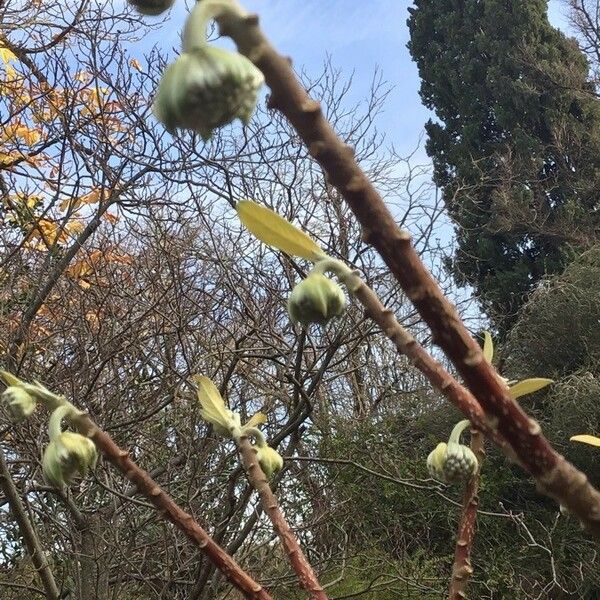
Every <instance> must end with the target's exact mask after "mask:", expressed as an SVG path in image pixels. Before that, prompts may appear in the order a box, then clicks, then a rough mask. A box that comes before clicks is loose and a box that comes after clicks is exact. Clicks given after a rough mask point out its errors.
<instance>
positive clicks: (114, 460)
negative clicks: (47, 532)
mask: <svg viewBox="0 0 600 600" xmlns="http://www.w3.org/2000/svg"><path fill="white" fill-rule="evenodd" d="M71 421H72V423H73V424H74V425H75V426H76V427H77V429H78V430H79V431H80V433H82V434H83V435H87V436H88V437H89V438H90V439H91V440H92V441H93V442H94V443H95V444H96V446H97V447H98V448H99V450H101V451H102V453H103V454H104V456H106V458H107V459H108V461H109V462H110V463H111V464H112V465H114V466H115V467H116V468H117V469H119V471H121V472H122V473H123V474H124V475H125V477H127V479H129V481H131V483H133V484H134V485H135V486H136V487H137V489H138V490H139V492H140V493H141V494H142V495H143V496H145V497H146V498H147V499H148V500H149V501H150V502H151V503H152V504H153V505H154V507H155V508H156V509H157V510H158V512H159V513H160V514H161V515H162V516H163V517H164V518H166V519H168V520H169V521H171V523H173V524H174V525H175V526H176V527H177V528H178V529H179V530H181V531H182V532H183V533H185V534H186V535H187V536H188V538H190V539H191V540H192V541H193V542H194V543H195V544H196V546H198V547H199V548H200V550H202V552H204V554H206V556H207V557H208V559H209V560H210V561H211V562H212V563H213V564H214V565H215V567H217V569H219V570H220V571H221V572H222V573H223V574H224V575H225V577H226V578H227V579H228V580H229V582H230V583H231V584H232V585H233V586H235V587H236V588H237V589H238V590H240V591H241V592H242V594H243V595H244V597H245V598H249V599H250V600H273V599H272V598H271V596H270V595H269V594H268V593H267V591H266V590H264V589H263V588H262V586H261V585H260V584H259V583H257V582H256V581H254V580H253V579H252V578H251V577H250V575H248V574H247V573H246V572H245V571H244V570H243V569H242V568H241V567H240V566H239V565H238V564H237V563H236V562H235V561H234V560H233V558H232V557H231V556H229V554H227V552H225V550H223V548H221V547H220V546H219V545H218V544H217V543H216V542H215V541H214V540H213V539H212V537H211V536H210V535H209V534H208V533H207V532H206V531H205V530H204V529H203V528H202V527H200V525H199V524H198V523H197V522H196V521H195V520H194V518H193V517H192V515H190V514H189V513H187V512H185V511H184V510H183V509H182V508H181V507H179V506H178V505H177V504H176V503H175V501H174V500H173V499H172V498H171V497H170V496H169V495H168V494H167V493H166V492H165V491H164V490H162V489H161V488H160V486H159V485H158V484H157V483H156V482H155V481H154V480H153V479H152V477H150V475H149V473H148V472H146V471H144V470H143V469H141V468H140V467H138V466H137V465H136V464H135V463H134V462H133V461H132V460H131V459H130V458H129V453H128V452H126V451H125V450H123V449H121V448H119V446H117V445H116V444H115V442H114V441H113V440H112V438H111V437H110V435H108V433H106V432H105V431H102V430H101V429H99V428H98V427H97V425H96V424H95V423H94V422H93V421H92V420H91V419H90V418H89V417H88V416H87V415H81V416H77V417H73V418H72V419H71Z"/></svg>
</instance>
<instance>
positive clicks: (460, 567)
mask: <svg viewBox="0 0 600 600" xmlns="http://www.w3.org/2000/svg"><path fill="white" fill-rule="evenodd" d="M471 450H473V452H474V453H475V456H476V457H477V471H476V472H475V473H474V474H473V477H471V479H470V480H469V482H468V483H467V485H466V487H465V492H464V495H463V510H462V514H461V517H460V523H459V525H458V536H457V538H456V546H455V548H454V564H453V565H452V577H451V579H450V591H449V593H448V600H464V598H466V597H467V596H466V594H465V588H466V587H467V583H468V581H469V577H471V575H472V574H473V567H472V566H471V550H472V548H473V540H474V539H475V529H476V525H477V507H478V505H479V498H478V492H479V481H480V479H481V466H482V464H483V457H484V454H485V451H484V439H483V435H482V434H481V433H480V432H479V431H477V430H472V431H471Z"/></svg>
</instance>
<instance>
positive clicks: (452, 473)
mask: <svg viewBox="0 0 600 600" xmlns="http://www.w3.org/2000/svg"><path fill="white" fill-rule="evenodd" d="M469 425H470V423H469V421H467V420H464V421H459V422H458V423H457V424H456V425H455V426H454V429H452V433H451V434H450V439H449V440H448V443H447V444H445V443H444V442H440V443H439V444H438V445H437V446H436V448H435V450H433V451H432V452H431V453H430V454H429V456H428V457H427V470H428V471H429V474H430V475H431V476H432V477H433V478H434V479H437V480H438V481H442V482H443V483H459V482H461V481H468V480H469V479H470V478H471V477H472V476H473V474H474V473H475V471H476V470H477V457H476V456H475V454H474V452H473V451H472V450H471V448H469V447H468V446H465V445H464V444H461V443H460V434H461V433H462V432H463V431H464V430H465V429H466V428H467V427H468V426H469Z"/></svg>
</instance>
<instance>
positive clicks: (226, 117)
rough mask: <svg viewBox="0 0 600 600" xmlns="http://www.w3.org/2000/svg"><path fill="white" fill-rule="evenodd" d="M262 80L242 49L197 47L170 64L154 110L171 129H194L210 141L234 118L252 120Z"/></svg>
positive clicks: (245, 120) (170, 130)
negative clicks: (238, 50) (231, 50)
mask: <svg viewBox="0 0 600 600" xmlns="http://www.w3.org/2000/svg"><path fill="white" fill-rule="evenodd" d="M263 81H264V78H263V75H262V73H261V72H260V71H259V70H258V69H257V68H256V67H255V66H254V65H253V64H252V63H251V62H250V61H249V60H248V59H247V58H246V57H245V56H242V55H241V54H237V53H235V52H230V51H228V50H223V49H221V48H214V47H212V46H201V47H198V48H193V49H192V50H191V51H189V52H183V53H182V54H181V55H180V56H179V58H178V59H177V60H176V61H175V62H174V63H173V64H171V65H169V67H167V70H166V71H165V73H164V75H163V78H162V80H161V82H160V85H159V87H158V91H157V93H156V97H155V99H154V106H153V112H154V115H155V116H156V118H157V119H158V120H159V121H160V122H161V123H163V125H164V126H165V127H166V129H167V131H169V132H170V133H174V132H175V130H176V129H177V128H181V129H191V130H192V131H196V132H197V133H199V134H200V135H201V136H202V139H204V140H208V139H210V137H211V135H212V132H213V131H214V130H215V129H217V128H218V127H221V126H222V125H226V124H227V123H231V122H232V121H233V120H234V119H237V118H239V119H241V121H242V122H243V123H244V124H247V123H248V121H249V120H250V118H251V117H252V114H253V113H254V110H255V108H256V102H257V95H258V91H259V89H260V87H261V85H262V83H263Z"/></svg>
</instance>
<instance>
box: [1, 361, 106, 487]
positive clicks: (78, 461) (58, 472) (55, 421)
mask: <svg viewBox="0 0 600 600" xmlns="http://www.w3.org/2000/svg"><path fill="white" fill-rule="evenodd" d="M0 378H1V379H2V380H3V381H4V383H6V385H7V386H8V387H7V388H6V390H4V392H3V393H2V400H3V401H4V402H6V403H7V404H8V407H9V409H10V410H11V412H12V414H13V416H14V418H15V419H16V420H22V419H26V418H27V417H29V416H30V415H31V414H32V413H33V411H34V410H35V408H36V407H37V405H38V404H42V405H44V406H46V408H48V409H50V410H51V411H52V414H51V416H50V420H49V422H48V435H49V437H50V442H49V444H48V446H46V449H45V450H44V453H43V456H42V472H43V474H44V477H45V478H46V480H47V481H48V483H50V484H51V485H53V486H56V487H58V488H61V487H63V486H64V485H69V484H70V483H72V481H73V479H74V478H75V477H76V476H77V475H81V476H85V475H86V474H87V472H88V471H89V470H90V469H92V468H93V467H94V466H95V464H96V460H97V457H98V453H97V451H96V446H95V444H94V442H92V440H90V439H89V438H87V437H85V436H84V435H81V434H79V433H75V432H73V431H66V430H65V431H63V430H62V421H63V419H65V418H66V419H69V418H71V419H72V418H75V417H77V416H80V415H81V414H82V413H81V411H79V410H77V408H75V406H73V405H72V404H71V403H70V402H68V401H67V400H66V399H65V398H64V397H63V396H59V395H57V394H54V393H53V392H51V391H50V390H49V389H48V388H46V387H45V386H43V385H42V384H41V383H39V382H37V381H36V382H34V383H27V382H25V381H22V380H21V379H19V378H18V377H15V376H14V375H12V374H11V373H8V372H7V371H0Z"/></svg>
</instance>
